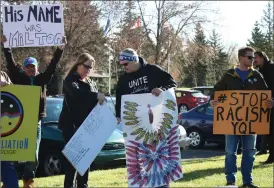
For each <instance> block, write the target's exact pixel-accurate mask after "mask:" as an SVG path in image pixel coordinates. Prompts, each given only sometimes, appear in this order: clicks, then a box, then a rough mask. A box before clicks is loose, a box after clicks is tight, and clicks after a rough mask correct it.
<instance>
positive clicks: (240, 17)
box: [214, 1, 268, 47]
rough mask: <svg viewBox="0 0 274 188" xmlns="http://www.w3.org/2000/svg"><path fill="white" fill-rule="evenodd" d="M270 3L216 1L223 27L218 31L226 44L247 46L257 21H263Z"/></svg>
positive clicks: (218, 28)
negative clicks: (264, 13)
mask: <svg viewBox="0 0 274 188" xmlns="http://www.w3.org/2000/svg"><path fill="white" fill-rule="evenodd" d="M267 3H268V1H216V3H215V4H214V6H216V7H218V8H219V10H220V17H221V18H220V19H222V21H221V22H220V24H221V26H220V27H217V28H216V29H217V31H218V32H219V33H220V34H221V35H222V38H223V41H224V43H225V44H231V43H236V44H237V45H238V46H239V47H242V46H245V45H246V42H247V39H249V38H251V30H252V28H253V27H254V23H255V21H259V22H260V21H261V18H262V16H263V10H264V9H265V8H266V5H267Z"/></svg>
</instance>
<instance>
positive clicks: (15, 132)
mask: <svg viewBox="0 0 274 188" xmlns="http://www.w3.org/2000/svg"><path fill="white" fill-rule="evenodd" d="M40 89H41V87H38V86H22V85H10V86H5V87H3V88H1V118H0V121H1V142H0V148H1V160H2V161H35V150H36V137H37V125H38V112H39V102H40Z"/></svg>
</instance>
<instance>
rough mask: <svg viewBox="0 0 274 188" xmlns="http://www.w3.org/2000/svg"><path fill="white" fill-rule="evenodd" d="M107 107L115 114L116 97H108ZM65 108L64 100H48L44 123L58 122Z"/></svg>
mask: <svg viewBox="0 0 274 188" xmlns="http://www.w3.org/2000/svg"><path fill="white" fill-rule="evenodd" d="M106 98H107V105H108V106H109V107H110V109H111V111H112V112H113V113H114V114H115V102H116V99H115V97H111V98H110V97H106ZM62 107H63V98H52V99H48V100H47V117H45V118H43V121H44V122H58V121H59V116H60V113H61V111H62Z"/></svg>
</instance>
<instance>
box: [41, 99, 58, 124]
mask: <svg viewBox="0 0 274 188" xmlns="http://www.w3.org/2000/svg"><path fill="white" fill-rule="evenodd" d="M62 107H63V99H61V98H60V99H59V98H58V99H55V98H52V99H51V100H47V116H46V117H44V118H43V121H44V122H49V121H51V122H58V121H59V116H60V113H61V111H62Z"/></svg>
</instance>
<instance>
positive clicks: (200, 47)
mask: <svg viewBox="0 0 274 188" xmlns="http://www.w3.org/2000/svg"><path fill="white" fill-rule="evenodd" d="M193 42H194V44H195V46H196V48H197V51H196V52H195V53H196V56H195V57H194V61H195V62H197V63H195V62H193V63H194V64H195V65H196V69H197V85H208V80H209V79H208V77H207V68H208V66H209V64H208V63H209V62H208V61H207V60H206V59H207V58H206V56H207V55H208V54H207V40H206V36H205V34H204V30H203V28H202V26H201V24H200V23H198V24H196V28H195V37H194V40H193Z"/></svg>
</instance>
